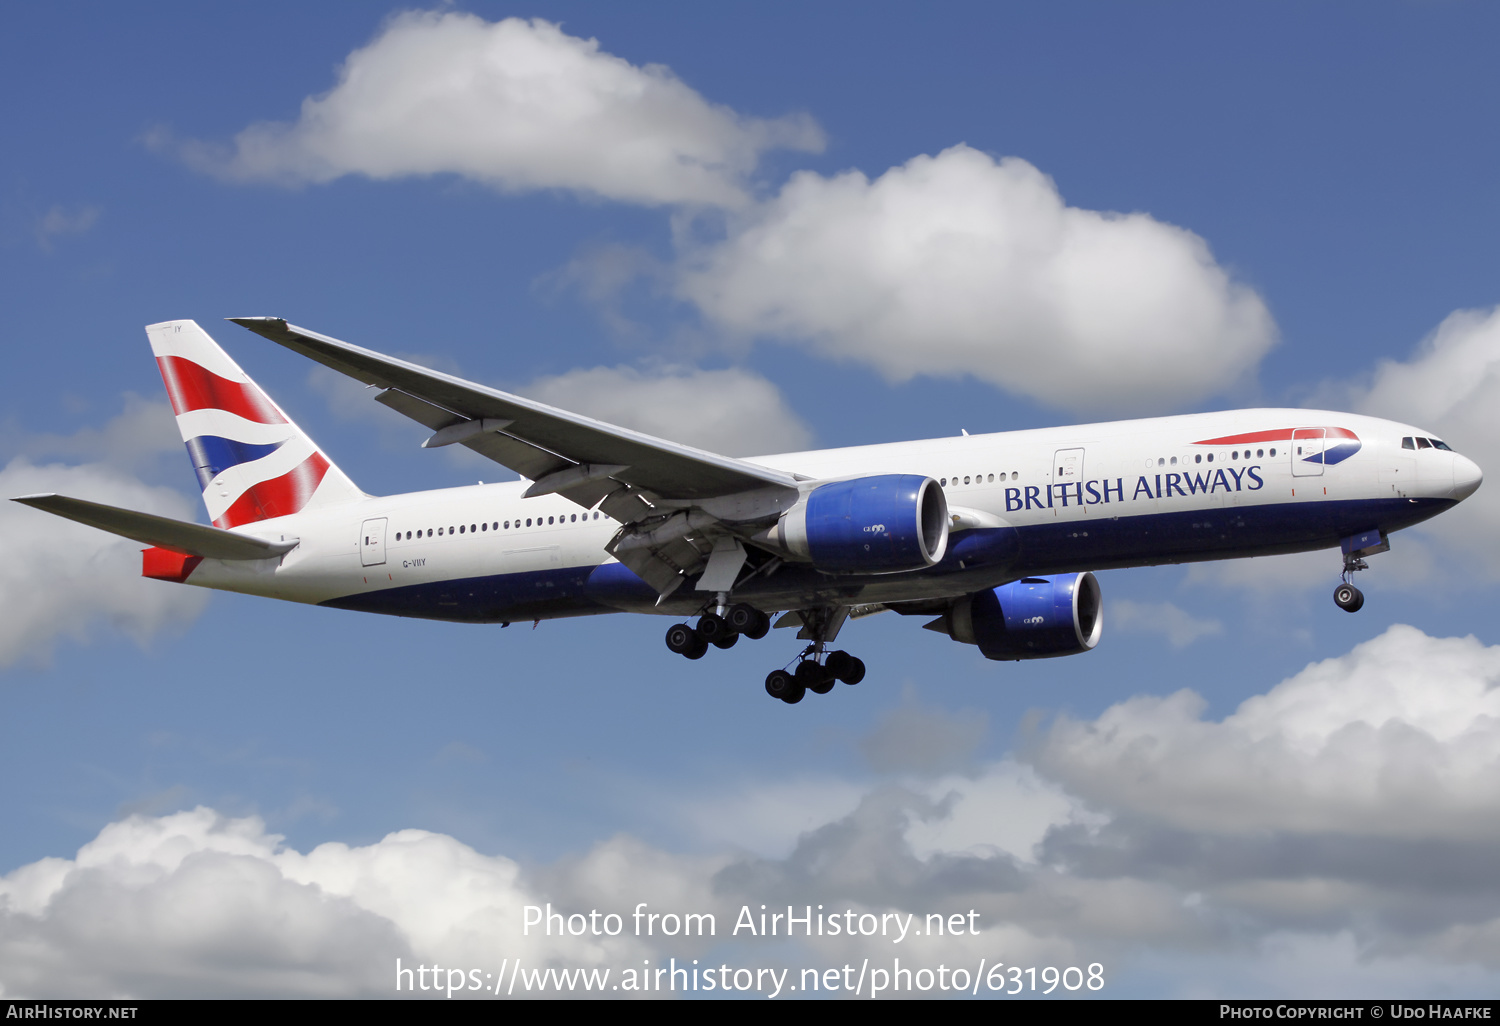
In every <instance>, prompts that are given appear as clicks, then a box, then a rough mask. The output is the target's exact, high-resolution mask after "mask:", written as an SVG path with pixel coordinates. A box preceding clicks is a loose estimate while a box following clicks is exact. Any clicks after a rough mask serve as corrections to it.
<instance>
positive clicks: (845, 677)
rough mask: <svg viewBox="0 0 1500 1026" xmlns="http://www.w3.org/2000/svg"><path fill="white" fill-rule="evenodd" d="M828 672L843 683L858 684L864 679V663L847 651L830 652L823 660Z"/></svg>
mask: <svg viewBox="0 0 1500 1026" xmlns="http://www.w3.org/2000/svg"><path fill="white" fill-rule="evenodd" d="M823 665H824V666H825V667H826V668H827V670H828V672H829V673H830V674H832V675H833V676H835V677H837V678H838V679H839V680H841V681H843V682H844V683H845V684H858V683H859V682H860V681H862V680H864V679H865V664H864V661H863V660H861V659H856V658H854V656H852V655H850V654H849V653H848V652H842V651H840V652H830V653H828V658H827V659H825V660H824V661H823Z"/></svg>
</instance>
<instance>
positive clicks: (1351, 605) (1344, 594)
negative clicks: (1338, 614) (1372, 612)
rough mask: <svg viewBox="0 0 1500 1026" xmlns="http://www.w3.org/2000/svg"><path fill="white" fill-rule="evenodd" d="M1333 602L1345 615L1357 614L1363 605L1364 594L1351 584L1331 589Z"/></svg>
mask: <svg viewBox="0 0 1500 1026" xmlns="http://www.w3.org/2000/svg"><path fill="white" fill-rule="evenodd" d="M1333 601H1334V602H1335V603H1336V604H1337V605H1338V607H1339V608H1340V609H1342V610H1343V611H1344V612H1346V613H1357V612H1359V611H1360V609H1361V608H1362V607H1363V606H1364V604H1365V593H1364V592H1362V591H1360V590H1359V589H1358V588H1356V587H1355V586H1354V585H1352V584H1341V585H1339V586H1338V587H1337V588H1335V589H1333Z"/></svg>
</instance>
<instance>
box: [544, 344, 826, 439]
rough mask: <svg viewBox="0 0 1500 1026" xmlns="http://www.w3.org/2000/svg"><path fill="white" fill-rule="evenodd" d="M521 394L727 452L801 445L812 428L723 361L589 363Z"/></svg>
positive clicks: (760, 381)
mask: <svg viewBox="0 0 1500 1026" xmlns="http://www.w3.org/2000/svg"><path fill="white" fill-rule="evenodd" d="M519 391H520V393H521V394H522V395H525V396H527V397H529V398H532V399H537V400H540V401H541V402H544V403H547V404H549V405H551V406H556V407H559V408H561V409H564V410H571V411H573V412H575V413H582V414H584V415H585V416H589V417H593V418H595V419H596V420H603V421H607V422H608V423H610V424H618V425H620V426H621V427H628V428H633V429H635V430H637V431H644V432H646V433H647V434H651V435H656V436H657V437H659V438H669V439H671V440H673V441H676V442H685V443H687V444H688V445H694V446H697V447H698V448H700V449H707V450H708V451H710V452H717V453H722V454H724V455H727V456H754V455H765V454H769V453H778V452H793V451H797V450H800V449H806V448H807V447H808V445H809V443H810V441H811V438H812V433H811V431H809V430H808V427H807V425H806V424H805V423H803V421H802V419H801V418H800V417H798V416H797V414H796V413H794V412H793V411H792V409H791V407H789V406H788V405H787V404H786V400H785V399H784V398H783V397H782V395H781V392H780V391H779V390H778V389H777V388H776V386H775V385H773V384H771V382H769V381H767V380H766V379H765V378H763V377H761V376H760V375H758V374H754V373H752V372H750V371H747V370H742V369H739V368H735V367H731V368H728V369H725V370H699V369H697V368H695V367H676V366H666V367H657V368H653V369H650V370H646V371H639V370H635V369H632V368H630V367H591V368H588V369H579V370H572V371H568V372H567V373H565V374H559V375H557V376H555V377H548V378H538V379H537V380H535V381H533V382H531V383H530V384H529V385H525V386H523V387H522V388H521V389H520V390H519Z"/></svg>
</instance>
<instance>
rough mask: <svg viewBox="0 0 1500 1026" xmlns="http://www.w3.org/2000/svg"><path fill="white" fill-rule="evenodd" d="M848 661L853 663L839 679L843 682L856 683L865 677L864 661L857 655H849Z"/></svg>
mask: <svg viewBox="0 0 1500 1026" xmlns="http://www.w3.org/2000/svg"><path fill="white" fill-rule="evenodd" d="M849 662H851V663H852V664H853V665H852V666H851V667H850V668H849V672H848V673H846V674H844V675H843V676H842V677H840V678H839V680H841V681H843V682H844V683H845V684H850V685H853V684H858V683H859V682H860V681H862V680H864V679H865V661H864V660H863V659H860V658H859V657H858V656H850V657H849Z"/></svg>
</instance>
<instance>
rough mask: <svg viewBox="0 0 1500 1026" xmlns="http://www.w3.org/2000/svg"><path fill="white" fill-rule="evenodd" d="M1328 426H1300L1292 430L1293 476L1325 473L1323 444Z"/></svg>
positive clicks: (1315, 475) (1314, 475) (1312, 475)
mask: <svg viewBox="0 0 1500 1026" xmlns="http://www.w3.org/2000/svg"><path fill="white" fill-rule="evenodd" d="M1327 434H1328V429H1327V428H1298V429H1297V430H1295V431H1293V432H1292V444H1291V445H1290V446H1289V448H1290V449H1291V453H1292V476H1293V477H1317V476H1318V475H1320V474H1322V473H1323V444H1324V436H1326V435H1327Z"/></svg>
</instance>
